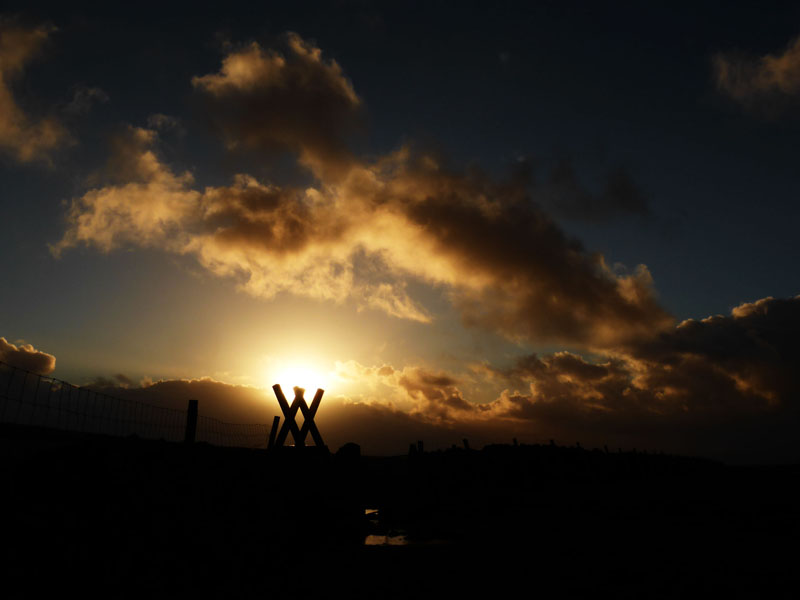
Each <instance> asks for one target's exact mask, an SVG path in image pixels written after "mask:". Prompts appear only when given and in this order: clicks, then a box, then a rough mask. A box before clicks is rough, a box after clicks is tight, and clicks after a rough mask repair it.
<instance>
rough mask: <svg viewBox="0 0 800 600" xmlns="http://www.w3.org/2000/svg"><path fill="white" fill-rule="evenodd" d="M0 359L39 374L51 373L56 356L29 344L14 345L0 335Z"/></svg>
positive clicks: (54, 365) (54, 366)
mask: <svg viewBox="0 0 800 600" xmlns="http://www.w3.org/2000/svg"><path fill="white" fill-rule="evenodd" d="M0 361H2V362H4V363H6V364H9V365H11V366H13V367H19V368H20V369H25V370H26V371H31V372H32V373H37V374H39V375H47V374H48V373H52V372H53V369H55V368H56V357H55V356H53V355H52V354H47V353H46V352H42V351H41V350H37V349H36V348H34V347H33V346H32V345H31V344H21V345H20V346H15V345H14V344H12V343H10V342H8V341H7V340H6V338H4V337H0Z"/></svg>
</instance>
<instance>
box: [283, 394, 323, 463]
mask: <svg viewBox="0 0 800 600" xmlns="http://www.w3.org/2000/svg"><path fill="white" fill-rule="evenodd" d="M272 389H273V391H274V392H275V397H276V398H277V399H278V404H279V405H280V407H281V412H283V416H284V421H283V426H281V430H280V431H279V432H278V437H277V439H276V440H275V447H277V448H280V447H282V446H283V445H284V443H285V442H286V438H287V436H288V435H289V432H291V434H292V438H294V445H295V446H298V447H302V446H305V445H306V437H307V436H308V434H309V433H310V434H311V437H312V439H313V440H314V445H315V446H317V447H318V448H324V447H325V442H323V441H322V435H320V433H319V429H317V424H316V423H315V422H314V417H315V416H316V414H317V410H318V409H319V405H320V403H321V402H322V395H323V394H324V393H325V390H323V389H318V390H317V393H316V394H314V399H313V400H312V401H311V406H308V404H306V400H305V398H303V394H305V392H306V391H305V390H304V389H303V388H301V387H295V388H294V400H292V404H291V406H290V405H289V403H288V402H287V401H286V396H284V395H283V390H281V386H280V385H279V384H277V383H276V384H275V385H273V386H272ZM298 410H299V411H300V412H301V413H302V414H303V426H302V427H298V426H297V421H296V420H295V418H296V417H297V411H298Z"/></svg>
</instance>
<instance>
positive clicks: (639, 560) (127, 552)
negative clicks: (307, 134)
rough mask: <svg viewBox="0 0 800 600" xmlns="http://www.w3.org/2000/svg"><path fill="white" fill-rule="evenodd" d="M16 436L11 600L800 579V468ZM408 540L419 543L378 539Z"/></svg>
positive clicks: (551, 450) (9, 514) (641, 592)
mask: <svg viewBox="0 0 800 600" xmlns="http://www.w3.org/2000/svg"><path fill="white" fill-rule="evenodd" d="M0 431H2V436H0V452H2V454H0V457H1V458H2V460H3V466H2V476H3V479H4V481H5V482H6V485H5V486H4V491H3V501H2V502H3V504H2V515H3V522H4V525H5V526H4V536H3V539H4V543H3V546H2V547H3V553H2V556H0V560H2V564H3V569H4V572H5V575H4V578H3V581H4V583H3V585H4V586H8V588H7V590H8V592H9V595H8V596H7V597H14V595H13V594H11V590H12V589H15V588H14V587H12V586H14V585H16V584H20V585H22V586H23V587H22V588H21V589H22V590H27V592H23V595H25V594H26V593H29V594H30V595H34V592H36V593H38V592H41V591H42V588H52V589H54V590H61V591H64V590H68V589H76V590H83V591H87V592H89V591H91V592H93V593H101V594H103V595H104V596H105V597H133V596H142V595H146V596H147V597H152V596H175V595H177V594H183V593H199V592H205V593H211V594H214V595H221V594H228V595H232V596H234V597H243V596H255V595H258V596H260V597H264V596H269V595H270V594H277V596H275V597H285V596H288V595H295V596H300V597H306V596H310V595H314V596H319V595H321V594H326V593H327V594H330V593H333V592H334V591H336V592H340V591H341V592H344V593H346V594H350V595H351V596H355V597H367V596H369V597H373V598H374V597H399V598H412V597H414V598H416V597H437V598H438V597H450V596H452V595H454V594H455V595H460V596H461V597H487V596H488V595H493V596H496V595H497V594H498V593H499V592H504V593H505V592H508V593H510V591H511V590H512V589H513V587H514V586H520V585H521V586H523V589H524V590H526V591H527V592H529V593H530V594H533V593H536V592H539V593H558V594H559V595H560V596H564V595H566V596H570V595H578V596H585V595H588V594H593V595H594V594H598V593H608V594H615V595H616V596H617V597H664V598H669V597H686V596H692V595H697V594H700V593H704V594H710V593H714V594H715V595H717V594H725V595H732V596H740V595H750V596H752V595H763V594H765V593H767V594H770V595H771V596H772V597H775V596H776V595H777V596H779V595H781V592H782V591H783V590H789V589H792V586H794V585H795V584H796V583H797V581H796V575H795V568H794V566H795V564H796V559H797V556H796V553H795V550H794V549H793V546H792V545H793V544H795V543H796V540H797V539H798V537H797V536H798V533H800V512H799V511H798V508H797V503H796V501H795V499H796V497H797V496H796V493H797V483H798V480H800V469H799V468H797V467H774V468H772V467H749V468H743V467H729V466H725V465H722V464H720V463H716V462H713V461H708V460H703V459H697V458H688V457H675V456H663V455H653V454H648V455H645V454H643V453H633V452H629V453H606V452H604V451H590V450H584V449H580V448H577V447H572V448H564V447H557V446H548V445H542V446H525V445H519V446H512V445H507V446H505V445H492V446H487V447H485V448H483V449H482V450H464V449H451V450H448V451H440V452H428V453H421V454H416V455H412V456H399V457H386V458H383V457H360V456H359V455H358V453H357V452H355V451H354V448H353V447H350V448H349V452H341V453H339V454H330V453H326V452H321V451H316V449H313V448H307V449H305V451H300V452H298V451H296V450H300V449H294V448H286V449H284V450H283V451H281V452H272V453H270V452H268V451H265V450H248V449H232V448H217V447H213V446H210V445H207V444H177V443H167V442H158V441H155V442H154V441H144V440H140V439H136V438H111V437H108V438H105V437H99V436H80V435H75V434H63V433H58V432H55V433H53V432H51V431H46V430H31V429H27V428H10V427H4V428H3V429H2V430H0ZM366 509H370V511H372V510H377V512H375V513H372V514H371V515H370V517H369V518H367V517H365V514H364V513H365V510H366ZM393 533H402V534H403V535H405V538H406V540H407V541H408V543H409V544H408V545H406V546H403V547H383V546H377V547H375V546H372V547H370V546H364V545H363V542H364V539H365V537H366V536H367V535H370V534H373V535H375V534H379V535H385V534H393ZM785 543H788V544H789V546H788V547H789V548H792V550H791V551H790V552H789V553H785V552H783V551H782V549H781V548H782V547H783V546H784V545H785ZM5 595H6V594H4V596H5Z"/></svg>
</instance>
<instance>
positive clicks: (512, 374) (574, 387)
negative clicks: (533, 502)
mask: <svg viewBox="0 0 800 600" xmlns="http://www.w3.org/2000/svg"><path fill="white" fill-rule="evenodd" d="M799 335H800V296H798V297H795V298H788V299H774V298H764V299H762V300H758V301H757V302H753V303H745V304H742V305H740V306H738V307H736V308H734V309H733V311H732V312H731V314H730V315H729V316H721V315H717V316H713V317H709V318H706V319H703V320H700V321H696V320H688V321H684V322H683V323H681V324H679V325H678V326H677V327H675V328H674V329H672V330H671V331H666V332H662V333H661V335H659V336H657V337H654V338H651V339H649V340H647V341H640V342H638V343H637V344H635V345H633V346H631V347H629V348H627V349H626V350H625V351H624V352H621V353H616V354H613V355H607V356H605V357H603V358H601V359H599V360H598V361H596V362H590V361H587V360H586V359H585V358H583V357H581V356H578V355H575V354H572V353H569V352H557V353H555V354H552V355H549V356H542V357H538V356H536V355H531V356H527V357H523V358H521V359H520V360H519V361H518V363H517V364H516V365H515V366H513V367H512V368H510V369H505V370H497V369H495V370H494V373H495V374H496V375H497V374H499V375H501V376H502V377H504V378H505V379H506V380H507V381H508V382H509V383H511V384H512V385H513V386H515V388H514V391H512V390H511V389H507V390H506V391H505V392H503V394H501V396H500V398H498V399H497V400H495V401H494V402H492V403H490V404H488V405H484V406H481V407H480V409H481V411H483V412H484V413H485V416H486V417H487V418H512V419H519V420H523V421H528V422H530V423H532V424H535V427H536V428H537V430H542V431H549V432H551V434H552V435H553V436H554V437H567V438H568V437H570V436H572V437H575V439H578V438H579V437H583V438H584V439H585V438H587V437H588V438H590V439H593V441H594V442H595V443H600V442H601V440H602V439H606V440H614V442H613V443H628V444H632V445H638V446H639V447H642V446H645V445H648V444H649V445H650V447H661V448H667V449H672V450H673V451H684V452H687V451H688V452H694V453H706V454H710V455H713V456H716V457H724V458H731V459H742V458H749V459H750V460H753V459H754V458H755V457H760V458H765V457H769V458H770V459H772V460H774V459H776V458H777V457H779V454H778V452H779V451H780V453H782V454H783V456H780V458H783V459H786V458H787V457H794V458H797V457H798V455H799V454H800V448H798V447H797V445H796V444H795V443H794V441H793V440H794V437H795V434H794V432H795V431H796V428H797V426H798V425H800V402H799V400H800V375H798V373H797V371H796V368H795V365H796V364H798V360H800V350H798V347H797V344H796V340H797V338H798V336H799ZM526 388H527V389H526ZM778 449H780V450H778Z"/></svg>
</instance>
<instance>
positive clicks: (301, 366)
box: [266, 361, 330, 400]
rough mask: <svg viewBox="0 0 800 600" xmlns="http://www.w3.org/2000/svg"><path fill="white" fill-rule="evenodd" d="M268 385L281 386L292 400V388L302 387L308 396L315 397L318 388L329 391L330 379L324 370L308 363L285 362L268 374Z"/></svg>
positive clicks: (270, 370)
mask: <svg viewBox="0 0 800 600" xmlns="http://www.w3.org/2000/svg"><path fill="white" fill-rule="evenodd" d="M266 376H267V381H268V385H269V386H272V385H274V384H276V383H277V384H280V386H281V389H283V393H284V394H286V396H287V397H289V400H291V397H290V396H292V395H293V394H292V388H294V387H301V388H303V389H304V390H306V395H307V396H308V395H309V393H310V395H313V394H314V392H316V390H317V389H318V388H322V389H323V390H327V389H328V385H329V383H330V377H328V376H327V375H326V374H325V371H324V369H321V368H319V366H317V365H314V364H311V363H308V362H299V361H298V362H284V363H281V364H279V365H275V368H274V369H269V372H268V373H267V374H266Z"/></svg>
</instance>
